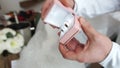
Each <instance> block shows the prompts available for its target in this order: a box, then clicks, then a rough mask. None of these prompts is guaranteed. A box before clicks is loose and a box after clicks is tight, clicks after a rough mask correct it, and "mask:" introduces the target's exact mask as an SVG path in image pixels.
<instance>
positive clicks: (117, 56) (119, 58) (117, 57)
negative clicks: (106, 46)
mask: <svg viewBox="0 0 120 68" xmlns="http://www.w3.org/2000/svg"><path fill="white" fill-rule="evenodd" d="M100 64H101V65H102V66H103V67H105V68H118V67H120V45H119V44H117V43H114V42H113V46H112V49H111V52H110V53H109V55H108V56H107V57H106V59H105V60H103V61H102V62H101V63H100Z"/></svg>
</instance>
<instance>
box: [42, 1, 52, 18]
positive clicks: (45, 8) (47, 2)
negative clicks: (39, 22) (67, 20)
mask: <svg viewBox="0 0 120 68" xmlns="http://www.w3.org/2000/svg"><path fill="white" fill-rule="evenodd" d="M52 1H53V0H46V1H45V2H44V5H43V7H42V13H41V14H42V15H41V17H42V19H44V17H45V15H46V12H47V10H48V9H49V7H50V4H51V3H52Z"/></svg>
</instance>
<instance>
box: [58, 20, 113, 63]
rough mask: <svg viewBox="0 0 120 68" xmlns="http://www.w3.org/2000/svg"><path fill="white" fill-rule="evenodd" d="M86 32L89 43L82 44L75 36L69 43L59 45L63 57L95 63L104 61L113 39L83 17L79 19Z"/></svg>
mask: <svg viewBox="0 0 120 68" xmlns="http://www.w3.org/2000/svg"><path fill="white" fill-rule="evenodd" d="M79 22H80V24H81V27H82V29H83V31H84V33H85V34H86V35H87V37H88V40H87V43H86V44H85V45H84V44H81V43H80V42H79V41H77V40H76V39H75V38H73V39H72V40H71V41H70V42H69V43H68V44H67V45H62V44H60V45H59V50H60V52H61V53H62V55H63V57H64V58H66V59H70V60H76V61H79V62H85V63H95V62H101V61H103V60H104V59H105V58H106V57H107V55H108V54H109V52H110V50H111V48H112V42H111V40H110V39H109V38H108V37H106V36H104V35H102V34H100V33H98V32H97V31H96V30H95V29H94V28H93V27H92V26H91V25H90V24H89V23H88V22H87V21H85V20H84V19H83V18H80V19H79Z"/></svg>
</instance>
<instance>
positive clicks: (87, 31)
mask: <svg viewBox="0 0 120 68" xmlns="http://www.w3.org/2000/svg"><path fill="white" fill-rule="evenodd" d="M79 22H80V24H81V27H82V29H83V31H84V33H85V34H86V35H87V37H88V39H92V38H94V37H95V36H96V35H97V34H98V32H97V31H96V30H95V29H94V28H93V27H92V26H91V25H90V24H89V23H88V22H87V21H86V20H85V19H84V18H79Z"/></svg>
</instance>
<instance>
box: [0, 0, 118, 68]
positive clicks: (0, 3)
mask: <svg viewBox="0 0 120 68" xmlns="http://www.w3.org/2000/svg"><path fill="white" fill-rule="evenodd" d="M43 1H44V0H0V17H1V16H4V17H1V18H3V19H2V21H0V26H1V27H0V28H1V29H3V28H6V27H9V28H12V29H14V30H16V31H17V32H19V33H21V34H22V35H23V37H24V38H25V45H26V46H25V47H24V48H23V51H22V52H20V53H19V54H17V55H13V56H11V55H10V56H8V57H7V59H3V57H1V58H0V59H1V60H0V66H1V67H0V68H7V67H8V68H10V67H11V68H53V67H49V64H51V63H50V62H48V61H49V60H51V59H53V58H49V57H46V56H45V55H49V54H51V55H50V56H51V57H55V56H56V55H55V54H52V52H50V51H52V50H50V51H49V48H48V50H47V49H46V47H47V46H49V44H50V43H51V44H52V45H54V46H55V47H53V46H52V45H51V46H49V47H50V48H51V49H54V48H56V49H57V47H56V46H57V45H58V44H57V39H58V37H57V35H55V34H56V31H54V30H52V29H51V27H49V26H48V25H44V24H43V23H42V21H41V20H40V15H41V11H40V10H41V5H42V3H43ZM118 18H120V12H113V13H109V14H105V15H100V16H97V17H94V18H87V20H88V21H89V22H90V23H91V24H92V26H93V27H94V28H95V29H96V30H97V31H98V32H100V33H102V34H104V35H106V36H108V37H109V38H110V39H111V40H112V41H114V42H117V43H119V44H120V20H119V19H118ZM53 37H56V39H53V40H49V38H53ZM46 40H47V41H49V42H50V43H46ZM54 42H55V43H54ZM43 45H44V46H43ZM46 45H47V46H46ZM39 46H42V47H39ZM43 52H44V53H45V55H44V53H43ZM38 53H39V54H38ZM53 53H54V52H53ZM58 56H60V55H57V57H58ZM11 57H12V58H11ZM33 57H35V58H33ZM40 58H41V59H40ZM43 58H44V59H48V60H42V59H43ZM16 59H17V60H16ZM60 59H62V58H60ZM13 60H16V61H13ZM24 60H26V61H24ZM57 60H58V59H57ZM7 61H8V62H7ZM11 61H13V62H11ZM32 61H34V62H35V63H36V64H35V65H34V64H33V65H32V63H34V62H32ZM65 61H66V60H65ZM4 62H6V63H7V65H6V67H5V66H2V65H3V64H4ZM39 63H40V64H39ZM60 63H61V64H62V62H60ZM71 63H72V62H71ZM42 64H43V66H42ZM46 64H48V66H46ZM55 64H56V65H57V61H56V62H55V63H54V64H53V65H55ZM51 65H52V64H51ZM63 65H64V64H63ZM75 65H76V64H75ZM77 65H78V64H77ZM44 66H45V67H44ZM68 66H69V65H68ZM73 66H74V64H73ZM78 66H79V65H78ZM78 66H76V68H80V67H81V68H85V66H84V64H80V67H78ZM58 67H59V66H58ZM58 67H57V68H58ZM87 67H88V68H102V67H101V66H100V65H99V64H90V65H89V64H88V65H87ZM87 67H86V68H87ZM59 68H64V67H59ZM65 68H67V66H66V67H65Z"/></svg>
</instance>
